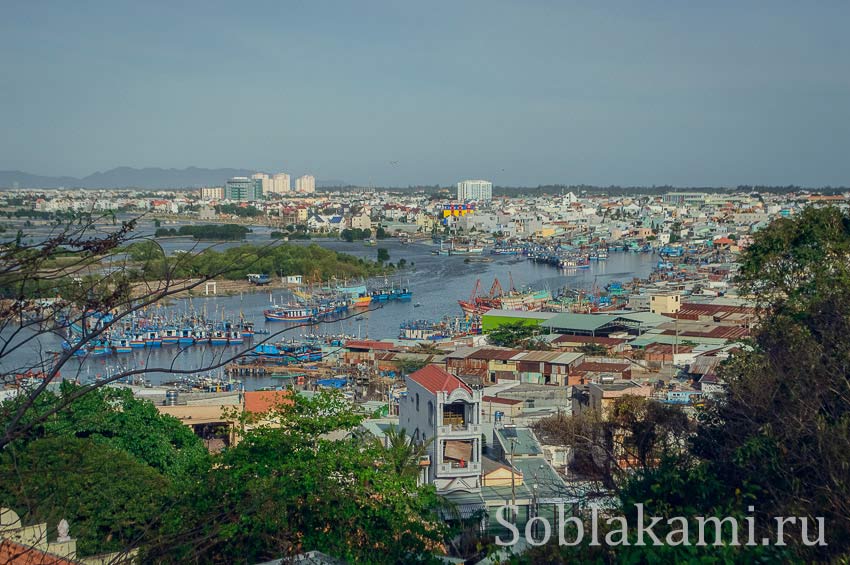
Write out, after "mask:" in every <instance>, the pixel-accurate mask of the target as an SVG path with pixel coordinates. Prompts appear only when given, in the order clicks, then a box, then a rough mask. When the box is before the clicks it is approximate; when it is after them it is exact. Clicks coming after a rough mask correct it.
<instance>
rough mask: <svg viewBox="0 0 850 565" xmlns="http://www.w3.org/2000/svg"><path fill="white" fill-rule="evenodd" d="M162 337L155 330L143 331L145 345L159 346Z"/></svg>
mask: <svg viewBox="0 0 850 565" xmlns="http://www.w3.org/2000/svg"><path fill="white" fill-rule="evenodd" d="M161 346H162V338H161V337H159V332H158V331H156V330H147V331H146V332H145V347H161Z"/></svg>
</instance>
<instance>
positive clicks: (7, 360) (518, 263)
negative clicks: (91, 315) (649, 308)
mask: <svg viewBox="0 0 850 565" xmlns="http://www.w3.org/2000/svg"><path fill="white" fill-rule="evenodd" d="M268 238H269V235H268V230H266V229H263V228H259V229H257V230H256V231H255V232H254V233H253V234H250V238H249V240H248V241H247V242H248V243H263V242H267V241H269V239H268ZM161 243H162V244H163V246H164V247H165V248H166V249H167V250H168V251H169V252H173V251H175V250H177V249H189V248H191V247H192V246H194V245H195V242H193V241H191V240H184V239H166V240H161ZM294 243H296V244H298V245H309V244H310V243H311V242H309V241H305V242H294ZM315 243H318V244H319V245H321V246H322V247H326V248H328V249H332V250H334V251H339V252H343V253H349V254H351V255H355V256H358V257H364V258H369V259H374V258H375V257H376V254H377V248H381V247H382V248H385V249H387V251H389V254H390V261H392V262H397V261H398V260H399V259H402V258H404V259H405V260H406V261H407V264H408V267H407V268H405V269H403V270H402V271H400V273H399V274H398V275H396V276H395V277H393V282H394V284H396V285H399V284H401V285H402V286H407V287H409V288H410V289H412V291H413V300H411V301H410V302H388V303H385V304H384V305H383V306H382V307H381V308H377V309H375V310H373V311H370V312H367V313H364V314H363V316H362V318H363V319H362V320H356V319H354V318H351V319H348V320H345V321H340V322H330V323H325V324H322V325H321V326H319V327H317V328H315V329H314V330H312V331H315V333H325V334H340V333H344V334H348V335H353V336H360V337H362V338H366V337H368V338H372V339H391V338H396V337H398V331H399V324H400V323H401V322H403V321H405V320H411V319H439V318H441V317H443V316H445V315H451V316H459V315H461V314H462V313H461V310H460V307H459V306H458V304H457V301H458V300H466V299H469V297H470V295H471V293H472V291H473V288H474V287H475V284H476V280H480V281H481V290H482V292H486V291H487V290H489V288H490V285H491V284H492V282H493V279H494V277H498V278H499V280H500V281H501V284H502V286H503V288H505V289H507V288H508V287H509V285H510V283H509V281H510V280H511V279H513V283H514V285H515V286H516V287H517V288H524V287H531V288H534V289H546V288H548V289H550V290H552V291H553V292H554V291H556V290H557V289H559V288H561V287H563V286H569V287H572V288H586V289H590V288H592V286H593V285H594V284H596V285H598V286H600V287H604V286H605V285H606V284H607V283H608V282H610V281H612V280H618V281H627V280H629V279H631V278H632V277H646V276H647V275H648V274H649V273H650V271H651V270H652V267H653V264H654V262H655V261H656V258H655V257H654V256H653V255H650V254H638V253H621V252H612V253H611V254H610V256H609V258H608V260H607V261H599V262H593V263H591V266H590V268H589V269H574V270H569V271H559V270H558V269H556V268H554V267H552V266H549V265H544V264H537V263H532V262H530V261H528V260H526V259H525V258H524V257H522V256H508V255H502V256H491V258H492V259H493V260H492V262H489V263H466V262H465V261H464V259H465V258H464V257H462V256H436V255H432V254H431V251H432V250H433V249H435V247H434V246H433V245H432V244H430V242H428V243H421V244H410V245H403V244H402V243H401V242H399V241H397V240H384V241H380V242H379V243H378V245H377V247H370V246H366V245H364V244H363V243H362V242H355V243H347V242H342V241H329V240H322V241H316V242H315ZM222 245H227V246H230V245H235V244H222ZM289 299H290V296H289V295H288V293H286V292H281V291H275V292H274V293H269V292H268V291H259V292H256V293H246V294H242V295H239V296H211V297H204V298H192V299H186V300H178V301H176V302H175V303H174V304H173V305H172V306H171V308H177V309H179V310H188V309H190V308H192V309H194V310H196V311H203V310H205V311H206V312H207V314H208V315H211V316H216V315H220V314H219V313H221V312H223V313H225V314H226V315H227V316H228V317H235V316H236V315H238V313H239V312H240V311H241V312H242V313H243V314H244V316H245V318H246V319H248V320H254V321H255V323H256V327H257V328H268V329H269V330H270V331H272V332H277V331H280V330H283V329H285V328H286V327H287V324H285V323H275V322H265V321H264V318H263V309H265V308H268V307H269V305H270V303H271V302H278V303H282V302H287V301H289ZM417 303H418V304H420V306H419V307H415V306H414V305H415V304H417ZM306 333H312V332H311V330H310V329H309V328H296V329H294V330H292V331H290V332H287V334H286V337H296V338H297V337H299V336H300V335H301V334H306ZM259 337H260V338H262V337H265V336H259ZM59 348H60V340H59V339H58V338H57V337H55V336H42V337H40V338H39V340H38V341H37V342H34V343H32V344H30V345H27V346H25V347H23V348H22V349H21V350H19V351H17V352H16V353H15V354H13V355H8V356H4V358H3V359H2V361H0V371H4V372H8V371H13V370H17V369H18V368H20V367H22V366H24V365H25V364H26V362H27V361H28V360H30V359H33V358H34V356H36V355H44V352H45V351H57V350H58V349H59ZM238 351H239V349H237V348H236V347H210V346H190V347H187V348H183V349H178V348H176V347H163V348H161V349H144V350H137V351H134V352H133V353H129V354H123V355H113V356H110V357H102V358H97V357H95V358H89V359H85V360H82V361H78V360H72V361H70V362H69V363H68V365H67V366H66V370H65V371H63V375H64V376H69V375H73V374H79V375H80V376H81V377H82V378H83V379H88V378H95V377H97V376H105V375H107V374H110V373H112V372H113V371H115V370H118V369H121V368H124V369H127V368H144V367H148V368H151V367H157V368H164V369H168V368H169V367H173V368H175V369H195V368H198V367H204V366H208V365H210V364H213V363H216V362H220V361H222V360H223V359H225V358H226V357H227V356H230V355H234V354H235V353H237V352H238ZM146 378H149V379H150V380H151V381H152V382H153V383H155V384H158V383H161V382H163V381H166V380H169V379H170V378H172V377H171V376H170V375H168V374H167V373H155V374H150V375H147V376H146ZM273 384H277V383H275V381H273V380H271V379H250V381H249V382H246V388H247V389H249V390H250V389H253V388H257V387H259V386H269V385H273Z"/></svg>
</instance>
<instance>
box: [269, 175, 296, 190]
mask: <svg viewBox="0 0 850 565" xmlns="http://www.w3.org/2000/svg"><path fill="white" fill-rule="evenodd" d="M290 190H292V184H291V183H290V177H289V175H288V174H286V173H277V174H275V175H274V176H273V177H272V188H271V192H274V193H276V194H286V193H287V192H289V191H290Z"/></svg>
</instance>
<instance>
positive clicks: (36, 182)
mask: <svg viewBox="0 0 850 565" xmlns="http://www.w3.org/2000/svg"><path fill="white" fill-rule="evenodd" d="M254 172H256V171H254V170H249V169H202V168H199V167H187V168H185V169H162V168H159V167H145V168H144V169H134V168H133V167H116V168H114V169H110V170H108V171H104V172H97V173H94V174H91V175H88V176H87V177H83V178H76V177H48V176H42V175H34V174H30V173H25V172H23V171H0V188H60V187H65V188H144V189H160V188H198V187H201V186H222V185H223V184H224V182H225V181H226V180H227V179H229V178H231V177H239V176H243V177H244V176H250V175H251V174H253V173H254ZM341 182H342V181H330V182H328V183H326V182H325V181H316V184H317V185H318V186H326V185H327V184H330V183H333V184H331V186H339V184H337V183H341ZM292 184H293V185H294V184H295V179H294V178H293V179H292Z"/></svg>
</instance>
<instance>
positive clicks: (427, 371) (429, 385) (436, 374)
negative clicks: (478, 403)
mask: <svg viewBox="0 0 850 565" xmlns="http://www.w3.org/2000/svg"><path fill="white" fill-rule="evenodd" d="M410 379H411V380H413V381H415V382H417V383H419V384H420V385H422V386H423V387H425V389H427V390H429V391H431V392H433V393H435V394H436V393H437V392H439V391H441V390H442V391H445V392H452V391H453V390H455V389H458V388H462V389H464V390H465V391H467V392H470V393H471V392H472V389H471V388H469V386H468V385H467V384H466V383H465V382H463V381H462V380H460V379H459V378H457V377H456V376H454V375H452V374H451V373H449V372H447V371H446V370H445V369H442V368H440V367H438V366H437V365H426V366H424V367H422V368H421V369H419V370H418V371H416V372H415V373H412V374H411V375H410Z"/></svg>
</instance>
